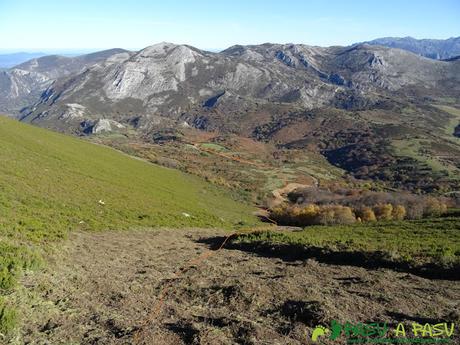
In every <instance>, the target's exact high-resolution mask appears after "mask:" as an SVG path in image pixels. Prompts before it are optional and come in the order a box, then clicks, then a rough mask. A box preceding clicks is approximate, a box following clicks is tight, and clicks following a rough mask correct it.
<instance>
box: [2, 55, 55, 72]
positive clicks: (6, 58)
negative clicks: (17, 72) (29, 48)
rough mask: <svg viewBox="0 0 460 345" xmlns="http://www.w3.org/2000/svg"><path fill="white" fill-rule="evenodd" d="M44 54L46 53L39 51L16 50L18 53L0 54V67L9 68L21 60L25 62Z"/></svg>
mask: <svg viewBox="0 0 460 345" xmlns="http://www.w3.org/2000/svg"><path fill="white" fill-rule="evenodd" d="M45 55H47V54H46V53H41V52H36V53H27V52H18V53H8V54H0V68H11V67H14V66H16V65H19V64H21V63H23V62H26V61H28V60H30V59H35V58H39V57H42V56H45Z"/></svg>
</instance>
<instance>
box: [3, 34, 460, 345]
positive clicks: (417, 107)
mask: <svg viewBox="0 0 460 345" xmlns="http://www.w3.org/2000/svg"><path fill="white" fill-rule="evenodd" d="M457 42H458V38H456V39H448V40H445V42H444V41H443V42H441V41H439V40H415V41H414V39H411V38H404V39H394V38H385V39H380V40H376V41H368V42H367V43H357V44H352V45H350V46H331V47H318V46H309V45H305V44H276V43H264V44H258V45H234V46H231V47H229V48H227V49H225V50H222V51H220V52H210V51H206V50H202V49H198V48H195V47H193V46H190V45H185V44H174V43H168V42H161V43H158V44H154V45H150V46H147V47H145V48H143V49H140V50H137V51H130V50H124V49H109V50H104V51H99V52H95V53H91V54H85V55H81V56H76V57H65V56H57V55H52V56H43V57H36V58H33V59H31V60H29V61H26V62H23V63H21V64H20V65H17V66H13V67H11V68H7V69H4V70H1V71H0V111H1V112H2V113H4V114H8V116H1V117H0V162H1V163H0V344H3V343H5V344H18V345H19V344H88V345H89V344H166V345H168V344H171V345H172V344H257V345H258V344H306V343H310V340H312V339H311V336H312V334H313V332H314V330H315V328H316V327H317V326H321V327H329V325H330V327H331V330H333V327H334V322H335V324H337V322H339V323H341V324H345V323H346V322H349V323H359V322H372V321H376V322H377V321H378V322H386V323H387V324H388V325H390V326H391V327H396V325H397V324H399V323H405V324H407V325H410V324H411V323H413V322H417V323H421V324H427V323H428V324H437V323H455V324H458V323H459V322H460V316H459V314H458V312H457V310H458V308H459V303H458V301H459V296H460V286H459V277H460V237H459V234H460V232H459V231H460V213H459V210H460V136H459V133H460V60H458V59H457V58H455V56H456V55H455V54H456V52H458V50H457V49H458V43H457ZM421 301H424V303H421ZM320 330H322V331H324V332H325V329H323V328H320ZM327 331H330V330H329V329H327ZM342 340H343V339H342ZM385 340H386V341H390V340H395V339H394V334H387V335H386V336H385ZM444 340H446V339H444ZM447 340H448V341H452V343H455V342H456V341H458V340H459V335H458V332H457V333H454V335H453V336H452V337H451V339H447ZM322 341H323V342H322V343H324V344H333V343H334V341H333V339H332V338H327V337H324V338H322ZM414 341H415V340H414Z"/></svg>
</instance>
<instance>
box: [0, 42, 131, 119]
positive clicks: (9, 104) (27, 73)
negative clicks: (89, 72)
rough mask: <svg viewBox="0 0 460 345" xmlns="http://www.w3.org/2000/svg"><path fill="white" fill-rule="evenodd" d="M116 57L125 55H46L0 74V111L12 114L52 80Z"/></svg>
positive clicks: (109, 52) (115, 51) (114, 52)
mask: <svg viewBox="0 0 460 345" xmlns="http://www.w3.org/2000/svg"><path fill="white" fill-rule="evenodd" d="M117 54H122V55H123V54H129V53H128V52H127V51H126V50H123V49H110V50H105V51H101V52H96V53H91V54H86V55H81V56H77V57H65V56H59V55H49V56H43V57H40V58H34V59H31V60H29V61H26V62H24V63H22V64H20V65H17V66H15V67H14V68H11V69H9V70H6V71H1V72H0V111H2V112H6V113H9V114H15V113H17V112H18V111H19V110H20V109H21V108H22V107H24V106H27V105H29V104H31V103H33V102H34V101H35V100H36V99H37V98H38V97H39V96H40V94H41V93H42V92H43V91H44V90H45V89H46V88H47V87H48V86H49V85H50V84H51V83H52V82H53V81H54V80H55V79H57V78H60V77H64V76H68V75H71V74H74V73H78V72H80V71H81V70H83V69H85V68H87V67H90V66H92V65H94V64H95V63H98V62H101V61H103V60H106V59H107V58H109V57H111V56H113V55H117Z"/></svg>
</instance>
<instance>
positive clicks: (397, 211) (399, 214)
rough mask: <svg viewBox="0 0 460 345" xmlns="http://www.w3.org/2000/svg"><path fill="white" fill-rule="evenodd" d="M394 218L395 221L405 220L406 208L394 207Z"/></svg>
mask: <svg viewBox="0 0 460 345" xmlns="http://www.w3.org/2000/svg"><path fill="white" fill-rule="evenodd" d="M392 216H393V219H395V220H403V219H404V218H405V217H406V208H405V207H404V206H402V205H396V206H394V207H393V212H392Z"/></svg>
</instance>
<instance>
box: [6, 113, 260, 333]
mask: <svg viewBox="0 0 460 345" xmlns="http://www.w3.org/2000/svg"><path fill="white" fill-rule="evenodd" d="M251 211H252V209H251V207H250V206H248V205H244V204H242V203H239V202H237V201H235V200H233V199H232V198H231V197H230V195H229V193H228V192H227V191H225V190H223V189H219V188H217V187H215V186H213V185H211V184H209V183H206V182H205V181H204V180H201V179H199V178H197V177H194V176H191V175H187V174H184V173H181V172H179V171H176V170H172V169H168V168H164V167H160V166H157V165H153V164H150V163H146V162H144V161H141V160H138V159H134V158H132V157H129V156H127V155H125V154H123V153H120V152H118V151H115V150H113V149H110V148H107V147H104V146H99V145H95V144H91V143H88V142H85V141H82V140H78V139H75V138H72V137H68V136H64V135H61V134H58V133H54V132H50V131H48V130H44V129H41V128H37V127H33V126H30V125H25V124H22V123H19V122H17V121H14V120H11V119H8V118H5V117H1V116H0V333H4V332H6V329H5V328H6V326H5V325H6V324H11V322H10V321H8V322H7V321H6V320H5V318H6V316H5V315H9V316H8V318H9V319H11V315H10V314H8V313H6V312H4V311H3V309H2V308H4V305H5V302H4V299H2V297H1V295H2V294H3V295H4V294H5V292H6V291H8V290H11V289H12V288H13V287H14V285H15V280H16V279H15V278H16V277H17V275H18V273H19V272H21V271H22V270H23V269H29V268H34V267H36V266H37V264H39V263H40V255H39V253H40V252H41V251H42V250H44V249H45V250H46V248H48V247H49V246H47V245H46V244H47V243H52V242H53V241H55V240H59V239H61V238H64V237H65V236H66V234H67V233H68V232H69V231H72V230H108V229H129V228H138V227H171V228H174V227H224V228H230V227H233V226H234V225H237V224H238V225H241V224H248V225H250V224H254V223H256V221H257V220H256V219H255V218H254V217H253V216H252V215H251Z"/></svg>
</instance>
